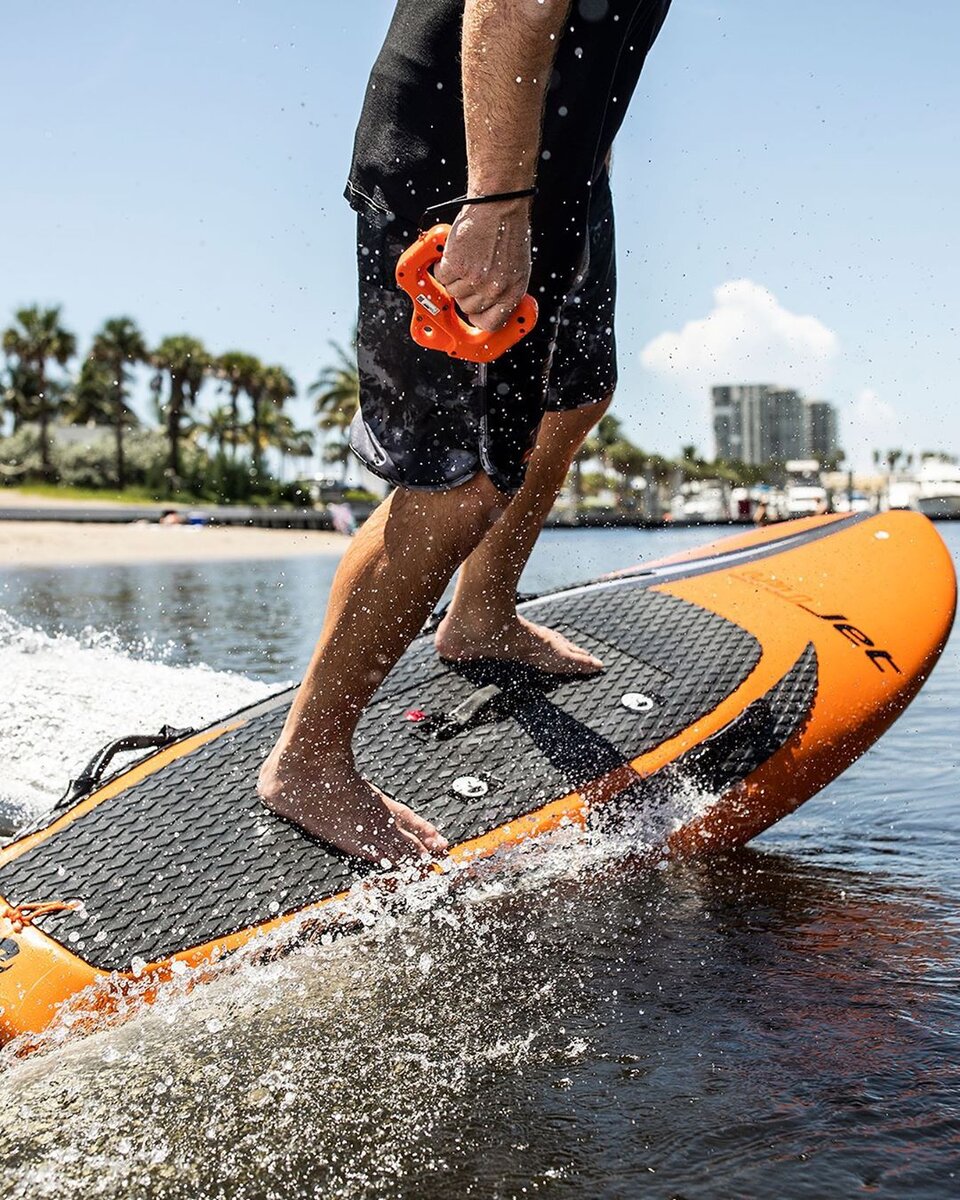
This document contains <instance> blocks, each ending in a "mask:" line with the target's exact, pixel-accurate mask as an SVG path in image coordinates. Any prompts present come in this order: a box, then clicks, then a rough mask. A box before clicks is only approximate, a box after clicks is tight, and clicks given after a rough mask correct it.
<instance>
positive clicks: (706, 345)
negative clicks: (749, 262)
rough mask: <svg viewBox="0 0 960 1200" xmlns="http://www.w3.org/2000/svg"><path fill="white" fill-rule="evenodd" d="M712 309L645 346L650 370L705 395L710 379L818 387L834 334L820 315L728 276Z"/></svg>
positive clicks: (832, 352)
mask: <svg viewBox="0 0 960 1200" xmlns="http://www.w3.org/2000/svg"><path fill="white" fill-rule="evenodd" d="M713 300H714V304H713V308H712V310H711V311H710V312H709V313H708V314H707V315H706V316H705V317H699V318H697V319H696V320H694V321H688V322H687V324H686V325H684V327H683V328H682V329H681V330H680V331H679V332H674V331H669V330H668V331H667V332H665V333H661V334H660V335H659V336H658V337H655V338H654V339H653V340H652V341H651V342H648V343H647V345H646V346H644V348H643V350H642V352H641V356H640V357H641V361H642V363H643V365H644V366H645V367H647V368H648V370H651V371H654V372H656V373H657V374H659V375H664V376H668V377H673V378H675V379H676V380H677V381H678V382H679V383H681V384H682V385H683V386H684V387H686V388H689V390H690V391H691V392H695V393H698V394H699V395H701V396H703V395H704V394H705V393H706V392H707V391H708V389H709V388H710V387H711V385H713V384H715V383H780V384H783V385H784V386H786V387H796V388H800V389H801V390H806V391H809V392H814V393H816V392H822V391H823V389H824V385H825V381H826V374H827V371H828V369H829V367H830V365H831V363H832V362H833V360H834V359H835V358H836V356H837V352H838V350H839V340H838V338H837V335H836V334H835V333H834V332H833V331H832V330H831V329H828V328H827V326H826V325H824V324H823V322H822V321H820V320H818V319H817V318H816V317H813V316H804V315H801V314H799V313H794V312H790V310H789V309H787V308H784V307H783V305H782V304H781V303H780V302H779V300H777V298H776V296H774V294H773V293H772V292H771V291H770V290H769V289H768V288H765V287H763V286H761V285H760V284H758V283H754V282H753V281H752V280H750V279H733V280H730V281H729V282H727V283H723V284H721V285H720V286H719V287H718V288H715V289H714V293H713Z"/></svg>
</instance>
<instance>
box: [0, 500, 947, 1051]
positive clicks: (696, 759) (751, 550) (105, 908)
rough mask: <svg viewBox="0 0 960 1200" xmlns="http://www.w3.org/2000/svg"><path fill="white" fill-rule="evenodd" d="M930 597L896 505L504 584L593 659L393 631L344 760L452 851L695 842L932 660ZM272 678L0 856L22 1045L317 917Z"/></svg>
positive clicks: (796, 780) (774, 800)
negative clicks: (564, 673)
mask: <svg viewBox="0 0 960 1200" xmlns="http://www.w3.org/2000/svg"><path fill="white" fill-rule="evenodd" d="M955 602H956V581H955V576H954V570H953V566H952V563H951V560H950V557H949V555H948V553H947V550H946V548H945V546H944V544H943V542H942V541H941V539H940V537H939V536H938V534H937V533H936V531H935V529H934V527H933V526H932V525H931V524H930V523H929V522H928V521H927V520H926V518H924V517H921V516H919V515H917V514H913V513H904V512H891V513H884V514H880V515H875V516H852V517H814V518H809V519H806V520H801V521H793V522H788V523H784V524H780V525H775V526H769V527H766V528H763V529H759V530H751V531H749V532H744V533H740V534H737V535H735V536H733V537H730V538H727V539H725V540H723V541H720V542H716V543H714V544H713V545H711V546H708V547H706V548H705V549H702V550H698V551H692V552H688V553H685V554H681V555H676V556H674V557H673V558H670V559H665V560H663V561H662V562H660V563H656V564H653V565H651V566H646V567H638V568H633V569H630V570H627V571H624V572H622V573H619V574H617V575H614V576H610V577H607V578H605V579H603V580H599V581H596V582H594V583H591V584H585V585H582V586H579V587H574V588H569V589H566V590H564V591H560V592H557V593H554V594H551V595H548V596H544V597H540V598H537V599H535V600H532V601H528V602H525V604H524V605H523V611H524V612H525V613H526V614H527V615H528V616H530V617H531V619H535V620H537V621H540V622H545V623H549V624H551V625H553V626H554V627H558V628H560V629H562V630H563V631H564V632H566V633H567V634H568V635H569V636H570V637H572V638H573V639H574V640H576V641H577V642H579V643H580V644H582V645H584V646H586V647H587V648H588V649H591V650H593V651H595V652H596V653H597V654H598V655H599V656H600V657H601V658H602V659H603V661H604V664H605V670H604V672H603V673H602V674H601V675H598V676H595V677H594V678H592V679H582V678H580V679H566V680H559V679H556V678H549V677H544V676H540V675H535V674H533V673H530V672H524V671H521V670H518V669H516V668H511V667H510V666H509V665H505V664H496V663H474V664H463V665H461V666H459V667H455V666H451V665H450V664H445V663H442V662H441V661H440V660H438V659H437V657H436V655H435V653H434V652H433V649H432V644H431V640H430V638H429V636H424V637H422V638H420V639H418V641H417V642H416V643H415V644H414V645H413V646H412V647H411V649H410V651H408V653H407V655H406V656H405V657H404V659H403V660H401V662H400V664H398V666H397V667H396V668H395V669H394V671H393V672H391V674H390V676H388V678H387V680H386V681H385V682H384V684H383V685H382V687H381V688H380V690H379V692H378V693H377V695H376V696H375V697H374V700H373V702H372V703H371V705H370V706H369V708H368V710H367V711H366V713H365V714H364V717H363V719H362V721H361V724H360V727H359V729H358V732H357V737H356V740H355V749H356V754H357V759H358V762H359V763H360V766H361V769H362V770H363V771H364V773H365V774H366V775H367V776H368V777H369V778H370V779H372V780H374V781H375V782H376V783H377V784H378V785H379V786H380V787H382V788H383V789H384V790H385V791H386V792H388V793H390V794H391V795H393V796H395V797H397V798H398V799H401V800H403V801H404V802H406V803H409V804H411V805H412V806H413V807H414V808H416V809H417V810H418V811H420V812H422V813H424V815H426V816H427V817H429V818H430V819H432V820H433V821H434V822H435V823H436V824H437V825H438V826H439V827H440V828H441V829H442V830H443V831H444V832H445V834H446V835H447V836H448V838H449V839H450V841H451V843H452V844H453V846H454V848H453V850H452V851H451V854H450V860H451V861H452V862H454V863H456V864H458V865H459V864H462V863H464V862H466V861H470V860H477V859H480V858H487V857H489V856H491V855H493V854H494V853H496V852H497V851H500V850H502V849H503V848H505V847H507V846H511V845H516V844H517V843H519V842H522V841H524V840H525V839H528V838H531V837H537V836H540V835H544V834H547V833H549V832H550V831H552V830H555V829H557V828H559V827H561V826H568V827H569V826H570V825H574V826H581V827H585V828H587V827H591V826H593V825H594V824H602V825H606V826H610V827H615V828H616V827H624V828H636V827H637V823H638V822H639V824H640V826H642V828H643V830H644V839H645V841H644V845H645V849H647V850H648V851H650V852H651V853H655V852H659V853H662V852H663V850H664V849H666V850H667V851H668V852H670V853H673V854H678V855H688V856H693V855H707V854H717V853H718V852H720V851H722V850H725V849H727V848H730V847H734V846H738V845H742V844H743V843H744V842H747V841H749V840H750V838H752V837H754V836H755V835H756V834H758V833H760V832H761V831H762V830H764V829H766V828H767V827H768V826H770V825H772V824H773V823H774V822H775V821H778V820H780V819H781V818H782V817H784V816H786V815H787V814H788V813H790V812H792V811H793V810H794V809H795V808H796V807H797V806H798V805H799V804H802V803H803V801H804V800H806V799H808V798H809V797H810V796H812V795H814V793H816V792H817V791H819V790H820V789H821V788H822V787H823V786H824V785H825V784H827V783H829V782H830V781H831V780H832V779H834V778H836V776H837V775H839V774H840V773H841V772H842V771H843V770H844V769H845V768H846V767H848V766H849V765H850V763H852V762H853V761H854V760H855V759H856V758H857V757H858V756H859V755H861V754H862V753H863V752H864V751H865V750H866V749H867V748H868V747H869V746H870V745H872V743H873V742H875V741H876V739H877V738H878V737H879V736H880V735H881V734H882V733H883V731H884V730H885V729H886V728H887V727H888V726H889V725H890V724H891V722H892V721H894V720H895V719H896V717H897V716H899V714H900V713H901V712H903V710H904V708H905V707H906V706H907V704H909V702H910V700H911V699H912V698H913V696H914V695H915V694H916V693H917V691H918V689H919V688H920V686H921V685H922V684H923V682H924V680H925V679H926V678H927V676H928V675H929V673H930V671H931V669H932V668H933V666H934V664H935V663H936V661H937V657H938V656H939V654H940V652H941V650H942V649H943V646H944V643H945V642H946V639H947V636H948V634H949V632H950V628H951V624H952V621H953V615H954V608H955ZM293 695H294V689H290V690H287V691H285V692H283V693H281V694H280V695H278V696H275V697H273V698H271V699H270V700H268V701H266V702H264V703H261V704H258V705H256V706H254V707H252V708H250V709H247V710H244V711H242V712H239V713H237V714H235V715H234V716H232V717H231V718H229V719H228V720H225V721H223V722H221V723H219V724H217V725H215V726H213V727H211V728H209V729H206V730H203V731H199V732H190V733H187V734H185V735H184V736H182V737H180V738H179V740H176V741H174V742H173V744H171V745H168V746H166V747H165V748H163V749H161V750H159V751H157V752H155V753H152V754H150V755H149V756H148V757H147V758H145V759H144V760H143V761H141V762H139V763H138V764H137V765H135V766H133V767H132V768H129V769H126V770H125V771H123V772H122V773H120V774H118V775H116V776H115V777H113V778H111V779H109V780H107V781H106V782H97V783H94V782H93V779H91V780H90V787H91V790H90V791H89V794H86V795H83V794H78V793H77V789H75V790H74V794H73V796H72V798H71V801H70V803H69V804H68V805H67V806H66V807H64V808H62V809H60V810H58V811H54V812H53V813H51V814H48V815H47V817H46V821H47V822H48V823H47V824H45V825H43V826H42V827H41V828H35V829H33V830H32V831H27V832H23V833H22V834H21V835H19V836H18V838H17V839H16V840H15V841H13V842H12V843H10V844H8V845H7V846H6V847H4V848H3V849H2V850H0V1036H2V1040H4V1041H7V1040H10V1039H12V1038H15V1037H20V1041H19V1042H18V1046H20V1047H21V1048H22V1049H24V1050H27V1049H29V1048H30V1045H31V1036H30V1035H32V1034H38V1033H40V1032H41V1031H42V1030H44V1029H45V1028H46V1027H47V1026H49V1025H50V1024H51V1022H53V1021H54V1020H55V1019H56V1018H57V1015H58V1011H59V1010H61V1008H62V1006H65V1005H66V1006H67V1008H68V1009H69V1011H70V1014H71V1017H70V1019H71V1021H73V1022H74V1023H76V1021H77V1020H78V1019H79V1020H81V1021H83V1022H89V1023H90V1024H91V1025H92V1024H95V1023H96V1021H97V1020H99V1019H101V1018H102V1017H104V1016H105V1015H106V1014H108V1013H110V1012H116V1011H117V1010H118V1009H120V1008H122V1007H123V1005H124V1004H125V1003H126V998H127V997H128V996H129V994H130V993H131V991H136V992H137V994H138V995H140V996H144V997H145V998H146V999H147V1000H149V999H150V998H151V995H152V994H153V990H154V985H159V984H161V983H162V982H163V981H164V980H165V979H166V978H168V977H169V976H170V975H171V974H173V973H175V972H177V971H178V970H182V969H183V967H185V966H186V967H197V966H202V965H203V964H207V963H211V964H212V963H214V962H219V963H223V962H224V961H228V960H229V956H230V955H231V954H233V953H235V952H236V951H238V950H239V949H240V948H241V947H245V946H246V947H250V946H251V944H253V945H254V946H256V945H258V943H254V939H255V938H257V937H258V936H260V935H265V934H272V933H274V932H275V931H278V930H282V929H283V928H284V927H285V926H287V927H289V928H290V929H293V928H296V929H297V930H298V931H299V932H300V933H303V932H304V930H305V929H309V930H310V931H311V932H316V931H318V930H323V929H329V928H330V927H331V925H335V924H336V922H337V920H338V919H340V918H339V914H340V912H341V911H342V908H343V906H342V904H339V903H338V902H342V901H343V900H344V898H345V896H346V894H347V893H348V891H349V889H350V888H351V886H352V885H353V884H354V883H355V882H356V880H357V878H358V870H357V866H356V864H355V863H353V862H351V861H350V860H347V859H345V858H343V857H342V856H338V855H336V854H334V853H332V852H331V851H330V850H329V849H328V848H327V847H325V846H323V845H320V844H318V843H315V842H312V841H310V840H309V839H307V838H305V837H304V836H302V835H301V834H300V833H298V831H297V830H296V829H294V828H293V827H292V826H290V825H288V824H285V823H284V822H281V821H279V820H277V819H275V818H273V817H272V816H271V815H270V814H269V813H267V812H266V810H265V809H264V808H263V807H262V806H261V805H260V803H259V801H258V800H257V797H256V795H255V792H254V790H253V781H254V779H255V777H256V768H257V766H258V765H259V762H260V761H261V760H262V758H263V756H264V755H265V753H266V751H267V749H268V748H269V746H270V745H271V744H272V741H273V740H274V738H275V737H276V734H277V731H278V730H279V728H280V725H281V724H282V722H283V719H284V716H285V714H286V711H287V708H288V707H289V704H290V702H291V700H292V697H293ZM93 774H94V775H96V772H94V773H93ZM81 791H82V789H81ZM691 797H693V800H691ZM444 869H446V868H445V864H439V865H438V867H437V870H439V871H443V870H444ZM367 877H368V881H369V877H370V872H369V871H368V872H367ZM375 878H376V877H375V876H374V879H375ZM292 922H296V923H297V924H296V925H295V926H293V925H291V923H292ZM282 940H283V939H282V938H272V939H270V940H269V942H268V943H267V942H265V946H266V945H269V947H272V950H270V952H274V953H275V952H276V947H277V946H278V945H279V944H281V943H282ZM264 952H267V951H266V949H265V951H264Z"/></svg>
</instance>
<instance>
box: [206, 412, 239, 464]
mask: <svg viewBox="0 0 960 1200" xmlns="http://www.w3.org/2000/svg"><path fill="white" fill-rule="evenodd" d="M197 428H198V429H199V430H200V432H201V433H203V434H205V435H206V437H207V439H208V440H209V442H211V443H215V444H216V447H217V455H218V457H219V458H221V459H224V460H225V459H226V457H227V445H228V443H229V444H230V445H232V446H233V450H234V453H236V447H237V442H236V433H237V429H236V426H235V425H234V423H233V409H232V408H226V407H224V406H223V405H222V404H220V405H218V406H217V407H216V408H212V409H211V410H210V412H208V413H207V419H206V421H204V422H202V423H201V424H200V425H198V427H197Z"/></svg>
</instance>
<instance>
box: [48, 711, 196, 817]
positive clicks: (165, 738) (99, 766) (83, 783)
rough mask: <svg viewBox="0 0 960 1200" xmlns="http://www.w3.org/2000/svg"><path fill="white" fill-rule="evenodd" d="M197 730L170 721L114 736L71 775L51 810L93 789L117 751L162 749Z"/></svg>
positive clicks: (85, 794)
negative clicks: (150, 730)
mask: <svg viewBox="0 0 960 1200" xmlns="http://www.w3.org/2000/svg"><path fill="white" fill-rule="evenodd" d="M191 733H196V730H195V729H176V728H175V727H174V726H173V725H164V726H163V728H162V729H161V730H160V731H159V732H158V733H128V734H127V736H126V737H121V738H117V739H116V741H113V742H109V743H108V744H107V745H106V746H104V747H103V748H102V749H100V750H98V751H97V752H96V754H95V755H94V756H93V758H91V759H90V761H89V762H88V763H87V765H86V766H85V767H84V768H83V770H82V771H81V772H80V774H79V775H78V776H77V777H76V779H71V780H70V782H69V783H68V784H67V790H66V791H65V792H64V793H63V795H62V796H61V797H60V799H59V800H58V801H57V802H56V804H55V805H54V806H53V808H52V809H51V810H50V811H51V812H59V811H60V810H61V809H64V808H69V807H70V805H71V804H76V802H77V801H78V800H82V799H83V797H84V796H87V795H89V794H90V792H92V791H93V790H94V788H95V787H97V785H98V784H99V783H100V780H101V779H103V776H104V773H105V772H106V769H107V767H109V765H110V763H111V762H112V761H113V760H114V758H116V756H117V755H118V754H127V753H129V751H131V750H161V749H163V747H164V746H169V745H170V744H171V743H172V742H178V741H180V739H181V738H185V737H189V736H190V734H191Z"/></svg>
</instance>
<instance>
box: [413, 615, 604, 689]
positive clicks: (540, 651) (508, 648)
mask: <svg viewBox="0 0 960 1200" xmlns="http://www.w3.org/2000/svg"><path fill="white" fill-rule="evenodd" d="M451 618H452V614H451V613H448V614H447V615H446V616H445V617H444V618H443V620H442V621H441V622H440V624H439V626H438V627H437V632H436V637H435V639H434V645H435V646H436V648H437V653H438V654H439V655H440V657H441V658H448V659H451V660H452V661H454V662H464V661H467V660H469V659H475V658H497V659H509V660H510V661H511V662H521V663H524V664H525V665H526V666H528V667H535V668H536V669H537V670H538V671H546V672H548V673H549V674H550V675H596V673H597V672H598V671H602V670H603V663H602V662H601V661H600V659H599V658H594V656H593V655H592V654H590V653H589V652H588V651H586V650H583V649H581V647H580V646H576V645H574V643H573V642H571V641H570V640H569V638H565V637H564V636H563V634H562V633H557V631H556V630H555V629H548V628H547V627H546V625H534V623H533V622H532V621H527V620H524V618H523V617H521V616H520V615H519V614H518V613H514V615H513V618H512V619H511V620H508V621H506V622H505V623H504V624H503V625H501V626H499V627H498V628H495V629H492V630H484V631H481V630H470V629H467V628H466V627H465V626H464V625H462V624H460V623H459V622H457V621H456V620H453V619H451Z"/></svg>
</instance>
